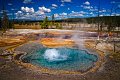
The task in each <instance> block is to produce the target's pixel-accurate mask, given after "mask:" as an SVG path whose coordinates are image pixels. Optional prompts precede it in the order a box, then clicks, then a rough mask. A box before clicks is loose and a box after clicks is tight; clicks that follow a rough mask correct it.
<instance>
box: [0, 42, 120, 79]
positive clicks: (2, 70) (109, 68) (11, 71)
mask: <svg viewBox="0 0 120 80" xmlns="http://www.w3.org/2000/svg"><path fill="white" fill-rule="evenodd" d="M28 46H29V47H28ZM33 47H34V48H33ZM42 47H43V46H42V45H40V44H38V43H37V42H32V43H31V42H29V43H26V44H24V45H22V46H19V47H18V48H16V49H15V50H16V51H26V52H27V53H29V52H34V50H37V49H39V48H42ZM118 54H119V53H118ZM116 55H117V54H116ZM0 80H120V57H112V58H110V57H107V58H106V63H105V64H104V65H103V66H102V67H101V68H100V69H99V70H98V71H97V72H94V73H91V72H90V73H88V74H85V75H64V74H61V75H51V74H45V73H44V74H43V73H40V72H37V71H33V70H28V69H27V68H25V67H23V66H20V65H18V64H16V63H15V62H14V61H9V60H8V59H5V58H2V57H0Z"/></svg>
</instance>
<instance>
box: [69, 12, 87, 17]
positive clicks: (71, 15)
mask: <svg viewBox="0 0 120 80" xmlns="http://www.w3.org/2000/svg"><path fill="white" fill-rule="evenodd" d="M84 14H85V12H84V11H80V12H75V11H72V12H71V13H70V14H69V15H68V16H69V17H83V16H84Z"/></svg>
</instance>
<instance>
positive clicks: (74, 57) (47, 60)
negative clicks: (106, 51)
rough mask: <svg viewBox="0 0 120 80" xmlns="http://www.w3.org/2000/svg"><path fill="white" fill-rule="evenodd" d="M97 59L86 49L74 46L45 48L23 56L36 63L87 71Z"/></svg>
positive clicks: (48, 66)
mask: <svg viewBox="0 0 120 80" xmlns="http://www.w3.org/2000/svg"><path fill="white" fill-rule="evenodd" d="M97 59H98V58H97V56H96V55H93V54H89V53H88V52H87V51H86V50H79V49H72V48H53V49H52V48H43V49H40V50H39V51H36V52H35V53H32V54H27V55H26V56H24V57H23V60H28V61H29V62H30V63H32V64H34V65H38V66H42V67H45V68H50V69H58V70H68V71H76V70H77V71H78V70H80V71H86V70H88V69H90V68H91V67H93V66H94V62H96V61H97Z"/></svg>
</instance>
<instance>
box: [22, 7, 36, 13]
mask: <svg viewBox="0 0 120 80" xmlns="http://www.w3.org/2000/svg"><path fill="white" fill-rule="evenodd" d="M21 10H22V11H24V12H30V13H34V9H33V8H29V7H21Z"/></svg>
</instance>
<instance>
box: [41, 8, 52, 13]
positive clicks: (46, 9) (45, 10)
mask: <svg viewBox="0 0 120 80" xmlns="http://www.w3.org/2000/svg"><path fill="white" fill-rule="evenodd" d="M39 10H40V11H41V12H45V13H46V12H47V13H49V12H51V10H50V9H48V8H46V7H44V6H43V7H39Z"/></svg>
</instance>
